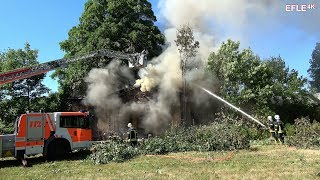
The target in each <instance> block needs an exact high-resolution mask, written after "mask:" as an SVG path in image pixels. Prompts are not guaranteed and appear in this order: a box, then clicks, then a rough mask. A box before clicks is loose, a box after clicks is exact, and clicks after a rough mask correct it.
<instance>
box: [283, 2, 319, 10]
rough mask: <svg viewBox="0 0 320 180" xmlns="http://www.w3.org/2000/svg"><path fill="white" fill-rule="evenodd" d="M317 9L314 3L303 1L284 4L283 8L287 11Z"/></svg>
mask: <svg viewBox="0 0 320 180" xmlns="http://www.w3.org/2000/svg"><path fill="white" fill-rule="evenodd" d="M314 9H317V6H316V4H312V3H310V4H305V3H301V4H286V6H285V10H286V11H287V12H306V11H310V10H314Z"/></svg>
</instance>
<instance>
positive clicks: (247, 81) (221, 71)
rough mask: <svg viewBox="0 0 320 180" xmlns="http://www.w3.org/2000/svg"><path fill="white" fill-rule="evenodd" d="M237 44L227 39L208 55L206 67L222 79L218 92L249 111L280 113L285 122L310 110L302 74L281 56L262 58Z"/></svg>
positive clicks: (264, 113)
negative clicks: (287, 64)
mask: <svg viewBox="0 0 320 180" xmlns="http://www.w3.org/2000/svg"><path fill="white" fill-rule="evenodd" d="M239 47H240V42H234V41H231V40H228V41H226V42H224V43H222V45H221V47H220V49H219V50H218V51H217V52H216V53H212V54H211V55H210V57H209V60H208V69H209V70H211V71H213V72H214V74H216V76H217V77H218V79H219V81H220V82H221V87H220V95H221V96H223V97H224V98H225V99H227V100H228V101H230V102H232V103H234V104H236V105H238V106H240V107H242V108H244V109H245V110H247V111H249V112H250V113H252V114H258V115H263V116H266V115H274V114H279V115H281V116H282V118H283V119H284V120H285V121H287V122H293V120H294V118H296V117H300V116H307V115H309V114H312V113H311V111H312V104H311V102H310V101H309V98H308V91H307V90H306V89H305V88H304V87H305V85H306V83H307V80H306V79H305V78H303V77H301V76H299V74H298V72H297V71H296V70H289V68H287V67H286V65H285V62H284V60H283V59H282V58H281V57H271V58H269V59H266V60H265V61H261V60H260V58H259V57H258V56H256V55H254V53H253V51H252V50H251V49H243V50H242V51H240V50H239Z"/></svg>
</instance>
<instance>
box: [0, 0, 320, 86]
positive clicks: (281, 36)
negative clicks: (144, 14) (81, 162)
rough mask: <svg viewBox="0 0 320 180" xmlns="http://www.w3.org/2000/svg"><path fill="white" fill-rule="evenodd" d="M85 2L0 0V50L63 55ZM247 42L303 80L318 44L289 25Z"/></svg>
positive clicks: (42, 58) (51, 56) (41, 56)
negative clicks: (27, 46)
mask: <svg viewBox="0 0 320 180" xmlns="http://www.w3.org/2000/svg"><path fill="white" fill-rule="evenodd" d="M86 1H87V0H47V1H43V0H28V1H22V0H1V1H0V22H1V24H2V25H1V28H0V51H4V50H5V49H7V48H13V49H18V48H23V46H24V43H25V42H29V43H30V44H31V48H33V49H38V50H39V57H38V60H39V61H40V62H46V61H50V60H54V59H58V58H61V57H63V55H64V52H63V51H61V50H60V46H59V42H61V41H63V40H65V39H67V37H68V31H69V30H70V29H71V27H72V26H75V25H77V24H78V22H79V21H78V20H79V17H80V16H81V14H82V12H83V9H84V4H85V2H86ZM151 2H152V4H153V8H154V11H155V14H158V9H157V5H156V2H157V0H151ZM158 19H160V18H158ZM315 23H316V22H315ZM157 25H161V26H163V22H158V23H157ZM292 37H300V38H292ZM250 39H251V40H250V41H249V42H248V43H249V46H250V47H251V48H252V49H253V50H254V52H255V53H257V54H258V55H260V57H262V58H267V57H270V56H278V55H280V56H281V57H283V58H284V59H285V61H286V63H287V65H288V66H289V67H290V68H293V69H296V70H298V71H299V73H300V75H303V76H305V77H307V76H308V74H307V69H308V68H309V59H310V57H311V53H312V50H313V49H314V47H315V43H316V42H317V41H319V40H318V39H316V38H315V37H312V36H308V35H307V34H305V33H304V32H302V31H300V30H299V29H294V28H293V27H290V26H287V27H284V28H283V29H282V30H281V31H279V32H278V33H273V36H267V35H266V36H264V35H261V34H259V33H257V34H253V35H252V37H251V38H250ZM297 39H298V40H297ZM49 74H51V73H49ZM45 84H46V85H47V86H48V87H49V88H50V89H52V90H53V91H56V90H57V88H58V84H57V82H56V81H53V80H51V79H50V78H49V77H48V78H46V79H45Z"/></svg>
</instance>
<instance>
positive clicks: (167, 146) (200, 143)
mask: <svg viewBox="0 0 320 180" xmlns="http://www.w3.org/2000/svg"><path fill="white" fill-rule="evenodd" d="M243 128H245V127H243V126H242V125H241V124H240V123H238V122H237V121H234V120H232V119H228V118H227V119H224V120H221V121H220V120H219V121H217V122H214V123H212V124H210V125H207V126H199V127H195V126H194V127H190V128H173V129H170V130H168V131H167V132H166V133H165V134H164V135H163V136H161V137H158V138H153V139H150V140H148V141H146V142H145V143H144V144H143V145H142V146H141V147H140V149H141V151H142V152H143V153H145V154H165V153H168V152H183V151H215V150H229V149H244V148H248V147H249V137H248V136H247V134H246V133H243Z"/></svg>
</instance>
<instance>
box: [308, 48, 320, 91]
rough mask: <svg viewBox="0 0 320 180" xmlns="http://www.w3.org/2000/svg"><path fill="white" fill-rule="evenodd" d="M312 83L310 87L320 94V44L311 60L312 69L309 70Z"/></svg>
mask: <svg viewBox="0 0 320 180" xmlns="http://www.w3.org/2000/svg"><path fill="white" fill-rule="evenodd" d="M308 73H309V74H310V77H311V79H312V80H311V81H310V85H311V88H313V89H314V90H315V91H316V92H320V43H317V44H316V47H315V48H314V50H313V52H312V56H311V59H310V68H309V69H308Z"/></svg>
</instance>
